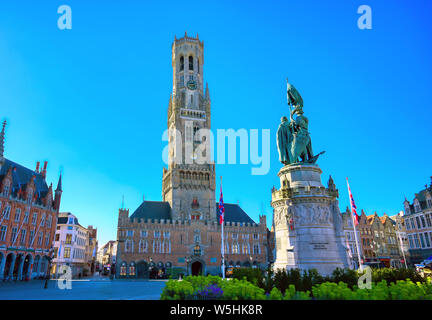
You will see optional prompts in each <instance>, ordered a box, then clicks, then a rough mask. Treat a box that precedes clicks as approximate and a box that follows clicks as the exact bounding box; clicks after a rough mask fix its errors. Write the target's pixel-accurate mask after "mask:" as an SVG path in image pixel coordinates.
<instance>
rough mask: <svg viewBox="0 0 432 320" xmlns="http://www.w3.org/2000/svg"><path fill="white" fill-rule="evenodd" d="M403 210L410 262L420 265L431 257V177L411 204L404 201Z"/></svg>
mask: <svg viewBox="0 0 432 320" xmlns="http://www.w3.org/2000/svg"><path fill="white" fill-rule="evenodd" d="M404 209H405V214H404V221H405V228H406V233H407V236H408V243H409V247H410V249H409V251H410V256H411V262H412V263H420V262H422V261H423V260H425V259H428V258H429V257H430V256H432V177H431V184H430V185H429V186H427V185H426V186H425V189H423V190H421V191H420V192H419V193H416V194H415V197H414V200H413V202H412V203H410V202H409V201H408V200H407V199H405V201H404Z"/></svg>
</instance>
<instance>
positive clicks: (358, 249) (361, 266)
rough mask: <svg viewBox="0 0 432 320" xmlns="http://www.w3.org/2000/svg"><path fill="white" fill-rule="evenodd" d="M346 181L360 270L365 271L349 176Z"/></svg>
mask: <svg viewBox="0 0 432 320" xmlns="http://www.w3.org/2000/svg"><path fill="white" fill-rule="evenodd" d="M346 181H347V186H348V194H349V198H350V199H349V200H350V206H351V220H352V223H353V227H354V238H355V242H356V246H357V256H358V261H359V269H360V271H363V264H362V263H361V258H360V246H359V243H358V240H357V229H356V226H355V222H354V215H353V207H352V202H351V196H352V194H351V188H350V186H349V183H348V178H346Z"/></svg>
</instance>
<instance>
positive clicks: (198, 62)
mask: <svg viewBox="0 0 432 320" xmlns="http://www.w3.org/2000/svg"><path fill="white" fill-rule="evenodd" d="M197 67H198V73H200V65H199V59H197Z"/></svg>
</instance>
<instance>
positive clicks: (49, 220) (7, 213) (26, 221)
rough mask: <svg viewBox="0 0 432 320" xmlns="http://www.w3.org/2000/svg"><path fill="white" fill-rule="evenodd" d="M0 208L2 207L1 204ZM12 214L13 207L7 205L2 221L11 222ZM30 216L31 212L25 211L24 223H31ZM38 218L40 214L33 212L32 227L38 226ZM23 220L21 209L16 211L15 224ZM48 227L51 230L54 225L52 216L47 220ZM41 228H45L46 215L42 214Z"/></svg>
mask: <svg viewBox="0 0 432 320" xmlns="http://www.w3.org/2000/svg"><path fill="white" fill-rule="evenodd" d="M0 207H1V202H0ZM10 212H11V207H10V205H6V206H5V207H4V208H3V212H2V216H1V220H0V221H2V220H9V219H10ZM29 216H30V212H29V211H25V213H24V219H23V223H28V222H29ZM37 216H38V213H37V212H33V215H32V218H31V224H32V225H36V222H37ZM20 218H21V208H16V209H15V216H14V222H19V221H20ZM46 225H47V227H48V228H51V225H52V216H51V215H49V216H48V219H47V220H46ZM40 226H41V227H43V226H45V213H44V214H42V217H41V220H40Z"/></svg>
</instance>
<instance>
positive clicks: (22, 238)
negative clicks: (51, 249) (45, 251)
mask: <svg viewBox="0 0 432 320" xmlns="http://www.w3.org/2000/svg"><path fill="white" fill-rule="evenodd" d="M7 229H8V227H7V226H1V228H0V241H6V235H7ZM19 232H20V235H19V239H18V227H13V228H12V231H11V238H10V239H11V244H14V245H25V244H26V240H27V230H26V229H21V230H20V231H19ZM34 233H35V230H30V232H29V233H28V241H29V246H32V245H33V242H34ZM43 238H44V235H43V231H39V236H38V240H37V245H38V246H41V245H42V241H43ZM49 239H50V233H49V232H47V233H46V234H45V246H49ZM17 241H18V242H17Z"/></svg>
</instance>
